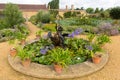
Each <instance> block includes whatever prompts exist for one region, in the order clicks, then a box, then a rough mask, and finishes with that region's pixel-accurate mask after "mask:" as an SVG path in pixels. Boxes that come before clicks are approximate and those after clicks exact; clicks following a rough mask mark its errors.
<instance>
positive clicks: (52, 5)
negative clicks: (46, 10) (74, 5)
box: [48, 0, 59, 9]
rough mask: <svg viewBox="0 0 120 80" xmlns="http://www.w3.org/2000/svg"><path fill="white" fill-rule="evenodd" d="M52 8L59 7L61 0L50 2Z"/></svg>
mask: <svg viewBox="0 0 120 80" xmlns="http://www.w3.org/2000/svg"><path fill="white" fill-rule="evenodd" d="M48 5H49V6H50V8H51V9H59V0H52V1H50V2H49V3H48Z"/></svg>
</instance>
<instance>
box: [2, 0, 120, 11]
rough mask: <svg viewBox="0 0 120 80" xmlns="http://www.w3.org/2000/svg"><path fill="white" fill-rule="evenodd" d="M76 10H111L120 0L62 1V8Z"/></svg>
mask: <svg viewBox="0 0 120 80" xmlns="http://www.w3.org/2000/svg"><path fill="white" fill-rule="evenodd" d="M49 1H51V0H0V3H8V2H12V3H17V4H47V3H48V2H49ZM72 4H73V5H74V7H75V8H81V7H84V8H88V7H92V8H96V7H99V8H105V9H107V8H110V7H115V6H120V0H60V8H65V6H66V5H68V7H69V8H70V7H71V5H72Z"/></svg>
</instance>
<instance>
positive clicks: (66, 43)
mask: <svg viewBox="0 0 120 80" xmlns="http://www.w3.org/2000/svg"><path fill="white" fill-rule="evenodd" d="M56 29H57V30H56V31H57V32H56V33H55V34H51V32H48V35H47V36H44V37H40V38H37V40H33V41H32V42H27V43H26V44H25V45H24V46H19V47H16V49H15V48H13V49H11V51H10V55H9V56H8V61H9V63H10V65H11V66H12V67H13V68H14V69H15V70H16V71H19V72H21V73H23V74H26V75H31V76H34V77H39V78H49V79H50V78H51V79H52V78H54V79H64V78H75V77H81V76H84V75H88V74H90V73H93V72H95V71H97V70H99V69H101V68H102V67H103V66H104V65H105V64H106V63H107V61H108V54H107V53H106V52H105V51H104V50H103V47H102V46H103V45H104V44H105V43H107V42H110V39H109V37H108V36H106V35H104V34H102V35H95V34H89V35H88V37H87V39H83V38H76V37H74V36H75V35H79V34H80V33H81V32H82V29H77V30H75V31H74V32H72V33H69V34H62V28H61V27H60V26H57V27H56ZM15 53H16V54H15ZM103 53H105V54H103Z"/></svg>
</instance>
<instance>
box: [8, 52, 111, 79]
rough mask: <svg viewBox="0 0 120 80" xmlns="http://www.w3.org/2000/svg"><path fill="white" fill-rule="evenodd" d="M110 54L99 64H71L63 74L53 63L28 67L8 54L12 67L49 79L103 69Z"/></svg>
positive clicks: (87, 62)
mask: <svg viewBox="0 0 120 80" xmlns="http://www.w3.org/2000/svg"><path fill="white" fill-rule="evenodd" d="M108 58H109V56H108V54H107V53H106V54H104V55H103V56H102V60H101V62H100V63H99V64H94V63H92V62H91V61H89V60H88V61H85V62H83V63H80V64H75V65H70V66H68V68H66V69H65V70H63V72H62V73H61V74H57V73H56V72H55V71H54V69H53V67H52V65H50V66H48V65H42V64H37V63H31V65H30V66H29V67H28V68H25V67H23V65H22V64H21V60H20V58H18V57H15V58H13V57H11V56H10V55H8V61H9V63H10V65H11V66H12V68H13V69H14V70H16V71H18V72H20V73H23V74H26V75H29V76H32V77H38V78H47V79H65V78H76V77H82V76H85V75H88V74H91V73H93V72H96V71H98V70H100V69H102V68H103V67H104V66H105V64H106V63H107V61H108Z"/></svg>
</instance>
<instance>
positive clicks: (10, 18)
mask: <svg viewBox="0 0 120 80" xmlns="http://www.w3.org/2000/svg"><path fill="white" fill-rule="evenodd" d="M4 15H5V21H6V23H7V26H8V27H10V28H14V25H17V24H21V23H23V22H24V21H25V20H24V18H23V16H22V12H21V11H20V10H19V8H18V6H17V5H15V4H12V3H9V4H7V5H6V6H5V9H4Z"/></svg>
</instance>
